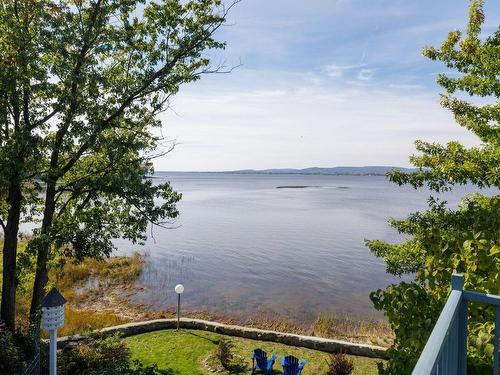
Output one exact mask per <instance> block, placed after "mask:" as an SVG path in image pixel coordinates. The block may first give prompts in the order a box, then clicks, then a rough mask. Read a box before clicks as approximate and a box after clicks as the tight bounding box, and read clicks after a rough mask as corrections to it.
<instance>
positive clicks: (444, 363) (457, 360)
mask: <svg viewBox="0 0 500 375" xmlns="http://www.w3.org/2000/svg"><path fill="white" fill-rule="evenodd" d="M469 301H474V302H480V303H484V304H488V305H493V306H494V307H495V333H494V345H493V346H494V350H493V375H498V370H499V366H500V363H499V357H498V356H499V345H500V296H494V295H490V294H484V293H479V292H472V291H468V290H463V276H462V275H457V274H453V275H452V277H451V293H450V295H449V297H448V300H447V301H446V304H445V305H444V308H443V311H441V315H439V318H438V321H437V322H436V325H435V326H434V329H433V330H432V333H431V335H430V337H429V340H428V341H427V344H425V347H424V350H423V351H422V354H421V355H420V358H419V360H418V362H417V365H416V366H415V368H414V369H413V372H412V375H455V374H458V375H465V374H467V309H468V302H469Z"/></svg>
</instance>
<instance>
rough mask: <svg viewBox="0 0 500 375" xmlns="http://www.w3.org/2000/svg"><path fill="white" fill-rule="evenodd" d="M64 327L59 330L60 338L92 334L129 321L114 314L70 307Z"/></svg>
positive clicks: (67, 310)
mask: <svg viewBox="0 0 500 375" xmlns="http://www.w3.org/2000/svg"><path fill="white" fill-rule="evenodd" d="M64 318H65V321H64V326H63V327H62V328H61V329H59V331H58V334H59V335H60V336H69V335H74V334H77V333H78V334H85V333H90V332H92V331H93V330H96V329H100V328H104V327H109V326H114V325H119V324H123V323H127V322H128V321H129V320H128V319H126V318H123V317H121V316H119V315H117V314H115V313H113V312H108V311H99V312H98V311H93V310H77V309H74V308H72V307H71V306H68V307H67V308H66V311H65V316H64Z"/></svg>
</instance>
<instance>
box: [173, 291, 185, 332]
mask: <svg viewBox="0 0 500 375" xmlns="http://www.w3.org/2000/svg"><path fill="white" fill-rule="evenodd" d="M183 292H184V285H182V284H177V285H176V286H175V293H177V330H179V325H180V319H181V294H182V293H183Z"/></svg>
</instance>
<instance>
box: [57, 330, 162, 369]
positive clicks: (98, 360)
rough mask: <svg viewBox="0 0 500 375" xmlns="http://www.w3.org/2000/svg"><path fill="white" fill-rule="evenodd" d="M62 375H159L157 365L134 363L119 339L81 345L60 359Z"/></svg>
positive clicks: (100, 340) (65, 352)
mask: <svg viewBox="0 0 500 375" xmlns="http://www.w3.org/2000/svg"><path fill="white" fill-rule="evenodd" d="M58 362H59V366H58V372H59V374H61V375H97V374H99V375H113V374H123V375H155V374H159V372H158V369H157V367H156V365H154V366H147V367H146V366H144V365H142V364H141V363H140V362H139V361H135V360H134V361H131V358H130V350H129V348H128V347H127V346H126V345H125V344H124V343H123V341H122V340H121V339H120V338H119V337H118V336H112V337H108V338H100V339H95V340H92V341H90V342H86V343H83V344H78V345H77V346H76V347H74V348H72V349H70V350H67V351H64V352H63V353H62V355H61V356H59V361H58Z"/></svg>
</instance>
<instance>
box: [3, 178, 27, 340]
mask: <svg viewBox="0 0 500 375" xmlns="http://www.w3.org/2000/svg"><path fill="white" fill-rule="evenodd" d="M21 201H22V193H21V185H20V183H19V181H18V178H17V176H14V178H12V179H11V183H10V185H9V194H8V196H7V203H8V204H9V212H8V215H7V223H6V224H5V230H4V241H3V274H2V307H1V312H0V314H1V317H2V320H3V321H4V323H5V324H6V325H7V327H8V328H9V329H10V330H11V331H14V329H15V327H16V261H17V259H16V257H17V235H18V232H19V219H20V215H21Z"/></svg>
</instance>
